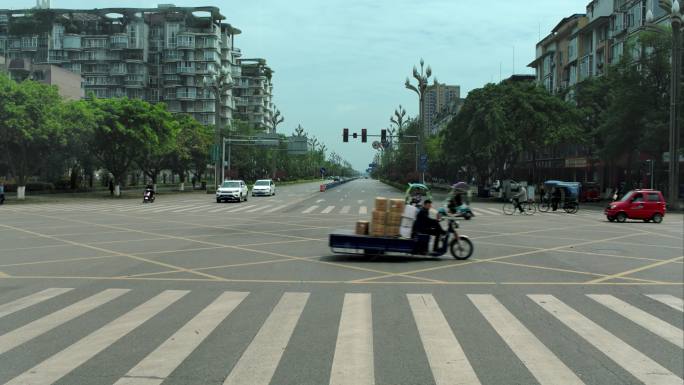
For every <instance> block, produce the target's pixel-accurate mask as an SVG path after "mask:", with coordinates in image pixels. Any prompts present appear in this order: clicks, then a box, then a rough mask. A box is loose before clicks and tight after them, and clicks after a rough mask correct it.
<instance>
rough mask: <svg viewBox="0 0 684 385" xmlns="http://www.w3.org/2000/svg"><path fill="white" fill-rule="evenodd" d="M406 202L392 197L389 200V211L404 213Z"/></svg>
mask: <svg viewBox="0 0 684 385" xmlns="http://www.w3.org/2000/svg"><path fill="white" fill-rule="evenodd" d="M404 207H406V203H405V202H404V200H403V199H390V201H389V211H390V212H398V213H403V212H404Z"/></svg>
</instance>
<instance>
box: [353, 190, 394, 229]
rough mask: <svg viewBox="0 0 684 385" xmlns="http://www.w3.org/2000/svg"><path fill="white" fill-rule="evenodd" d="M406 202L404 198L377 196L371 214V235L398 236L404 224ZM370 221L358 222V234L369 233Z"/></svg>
mask: <svg viewBox="0 0 684 385" xmlns="http://www.w3.org/2000/svg"><path fill="white" fill-rule="evenodd" d="M404 210H405V204H404V200H403V199H387V198H383V197H377V198H375V208H374V209H373V213H372V216H371V218H372V219H371V223H370V235H371V236H374V237H398V236H399V235H400V229H401V225H402V223H403V222H402V219H403V215H404ZM368 225H369V223H368V222H367V221H358V222H356V234H358V235H367V234H369V231H368Z"/></svg>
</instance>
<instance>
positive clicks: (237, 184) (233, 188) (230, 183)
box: [216, 180, 249, 203]
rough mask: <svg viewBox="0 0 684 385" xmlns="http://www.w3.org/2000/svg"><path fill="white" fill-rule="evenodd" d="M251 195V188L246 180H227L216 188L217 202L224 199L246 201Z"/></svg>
mask: <svg viewBox="0 0 684 385" xmlns="http://www.w3.org/2000/svg"><path fill="white" fill-rule="evenodd" d="M248 196H249V188H248V187H247V184H245V181H242V180H227V181H225V182H223V183H222V184H221V186H219V188H218V190H216V203H221V202H223V201H237V202H242V201H243V200H244V201H246V200H247V197H248Z"/></svg>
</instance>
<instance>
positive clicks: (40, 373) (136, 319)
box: [5, 290, 189, 385]
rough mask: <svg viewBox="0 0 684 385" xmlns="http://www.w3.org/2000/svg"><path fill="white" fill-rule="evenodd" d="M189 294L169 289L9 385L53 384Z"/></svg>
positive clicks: (8, 383)
mask: <svg viewBox="0 0 684 385" xmlns="http://www.w3.org/2000/svg"><path fill="white" fill-rule="evenodd" d="M187 293H189V291H187V290H166V291H164V292H162V293H161V294H159V295H157V296H155V297H153V298H152V299H150V300H148V301H147V302H145V303H143V304H142V305H140V306H138V307H136V308H135V309H133V310H131V311H129V312H128V313H126V314H124V315H122V316H121V317H119V318H117V319H115V320H114V321H112V322H110V323H108V324H107V325H105V326H103V327H102V328H100V329H98V330H96V331H94V332H93V333H91V334H89V335H88V336H86V337H85V338H83V339H81V340H79V341H78V342H76V343H74V344H73V345H71V346H69V347H68V348H66V349H64V350H62V351H60V352H59V353H57V354H55V355H53V356H52V357H50V358H48V359H47V360H45V361H43V362H41V363H40V364H38V365H36V366H34V367H33V368H31V369H29V370H27V371H25V372H24V373H22V374H20V375H19V376H17V377H15V378H13V379H12V380H11V381H9V382H7V383H6V384H5V385H20V384H31V385H49V384H52V383H54V382H57V381H58V380H59V379H60V378H62V377H64V376H65V375H67V374H68V373H69V372H71V371H72V370H74V369H76V368H77V367H79V366H80V365H82V364H83V363H84V362H86V361H88V360H89V359H91V358H93V357H94V356H95V355H96V354H98V353H99V352H101V351H103V350H104V349H106V348H107V347H108V346H110V345H111V344H113V343H114V342H116V341H118V340H119V339H120V338H121V337H123V336H125V335H126V334H128V333H130V332H131V331H132V330H133V329H135V328H137V327H138V326H140V325H142V324H143V323H144V322H145V321H147V320H149V319H150V318H152V317H153V316H155V315H156V314H158V313H159V312H161V311H162V310H164V309H166V308H167V307H168V306H169V305H171V304H172V303H174V302H176V301H177V300H179V299H180V298H181V297H183V296H184V295H186V294H187Z"/></svg>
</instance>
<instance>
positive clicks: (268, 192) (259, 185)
mask: <svg viewBox="0 0 684 385" xmlns="http://www.w3.org/2000/svg"><path fill="white" fill-rule="evenodd" d="M275 193H276V187H275V183H273V180H271V179H259V180H258V181H256V182H255V183H254V186H252V196H257V195H262V196H272V195H275Z"/></svg>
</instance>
